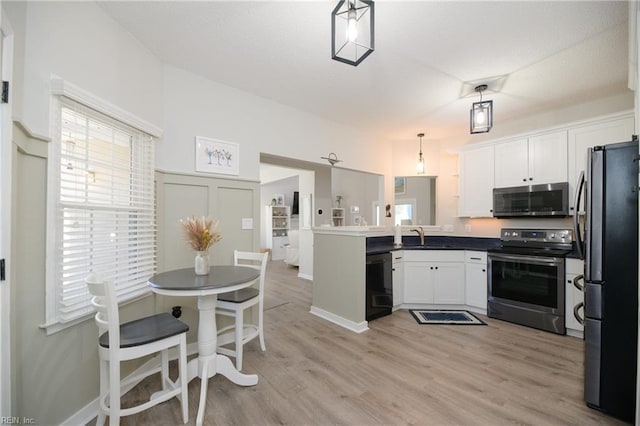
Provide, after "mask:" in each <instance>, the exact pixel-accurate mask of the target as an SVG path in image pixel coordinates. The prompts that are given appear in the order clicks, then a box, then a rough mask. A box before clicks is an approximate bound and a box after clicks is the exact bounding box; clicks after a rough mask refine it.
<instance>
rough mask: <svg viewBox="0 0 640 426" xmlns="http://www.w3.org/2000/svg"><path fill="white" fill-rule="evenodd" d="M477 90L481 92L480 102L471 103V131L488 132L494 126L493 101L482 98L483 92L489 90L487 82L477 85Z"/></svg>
mask: <svg viewBox="0 0 640 426" xmlns="http://www.w3.org/2000/svg"><path fill="white" fill-rule="evenodd" d="M475 90H476V92H478V93H480V102H474V103H473V104H472V105H471V125H470V132H471V133H472V134H473V133H486V132H488V131H489V130H491V127H493V101H483V100H482V92H483V91H485V90H487V85H486V84H481V85H479V86H476V89H475Z"/></svg>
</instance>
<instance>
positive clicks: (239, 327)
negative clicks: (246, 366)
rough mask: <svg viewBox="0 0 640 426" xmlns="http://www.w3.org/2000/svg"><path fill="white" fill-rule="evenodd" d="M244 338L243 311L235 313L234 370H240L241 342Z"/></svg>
mask: <svg viewBox="0 0 640 426" xmlns="http://www.w3.org/2000/svg"><path fill="white" fill-rule="evenodd" d="M243 337H244V311H240V312H237V313H236V369H237V370H238V371H240V370H242V340H243Z"/></svg>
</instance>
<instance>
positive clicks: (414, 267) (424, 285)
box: [404, 250, 465, 304]
mask: <svg viewBox="0 0 640 426" xmlns="http://www.w3.org/2000/svg"><path fill="white" fill-rule="evenodd" d="M464 288H465V286H464V252H463V251H458V250H443V251H440V250H424V251H422V250H414V251H412V250H408V251H405V252H404V302H405V303H410V304H411V303H435V304H464Z"/></svg>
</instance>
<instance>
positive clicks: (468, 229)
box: [464, 225, 471, 233]
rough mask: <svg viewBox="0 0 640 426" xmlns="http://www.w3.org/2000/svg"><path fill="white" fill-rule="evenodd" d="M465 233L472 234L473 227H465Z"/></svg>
mask: <svg viewBox="0 0 640 426" xmlns="http://www.w3.org/2000/svg"><path fill="white" fill-rule="evenodd" d="M464 232H466V233H470V232H471V225H465V226H464Z"/></svg>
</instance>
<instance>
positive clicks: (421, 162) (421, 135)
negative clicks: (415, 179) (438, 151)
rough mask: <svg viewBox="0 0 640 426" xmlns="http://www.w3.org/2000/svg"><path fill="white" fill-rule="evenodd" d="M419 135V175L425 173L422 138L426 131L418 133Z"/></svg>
mask: <svg viewBox="0 0 640 426" xmlns="http://www.w3.org/2000/svg"><path fill="white" fill-rule="evenodd" d="M418 137H419V138H420V154H419V155H418V164H416V172H418V174H419V175H423V174H424V158H422V138H423V137H424V133H418Z"/></svg>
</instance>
